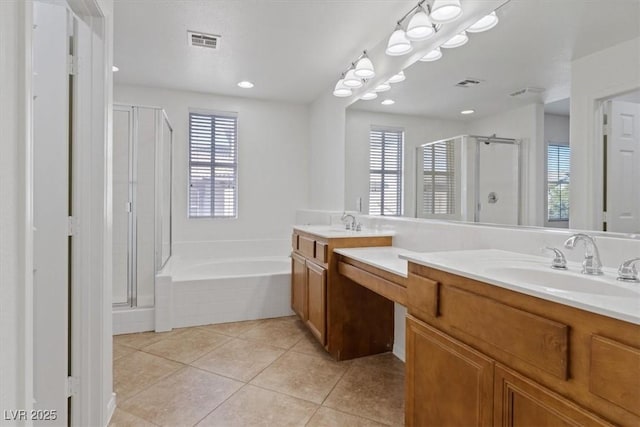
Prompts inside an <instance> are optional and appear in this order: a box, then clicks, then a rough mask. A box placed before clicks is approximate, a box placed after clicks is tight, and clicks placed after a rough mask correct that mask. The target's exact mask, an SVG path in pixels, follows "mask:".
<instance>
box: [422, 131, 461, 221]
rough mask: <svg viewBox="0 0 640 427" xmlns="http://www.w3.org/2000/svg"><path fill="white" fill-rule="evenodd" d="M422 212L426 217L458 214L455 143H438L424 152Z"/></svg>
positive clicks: (428, 146) (425, 148) (426, 148)
mask: <svg viewBox="0 0 640 427" xmlns="http://www.w3.org/2000/svg"><path fill="white" fill-rule="evenodd" d="M422 153H423V154H422V183H423V192H424V194H423V197H422V210H423V213H424V214H425V215H452V214H455V213H456V173H455V150H454V142H453V141H443V142H436V143H434V144H430V145H427V146H425V147H424V149H423V152H422Z"/></svg>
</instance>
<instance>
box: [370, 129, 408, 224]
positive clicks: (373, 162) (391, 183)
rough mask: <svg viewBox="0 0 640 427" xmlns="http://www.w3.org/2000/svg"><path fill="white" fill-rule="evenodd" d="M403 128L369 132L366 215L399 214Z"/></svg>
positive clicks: (400, 207) (400, 206)
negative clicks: (367, 206)
mask: <svg viewBox="0 0 640 427" xmlns="http://www.w3.org/2000/svg"><path fill="white" fill-rule="evenodd" d="M403 140H404V131H402V130H392V129H376V128H372V129H371V131H370V132H369V215H391V216H397V215H402V153H403V143H404V141H403Z"/></svg>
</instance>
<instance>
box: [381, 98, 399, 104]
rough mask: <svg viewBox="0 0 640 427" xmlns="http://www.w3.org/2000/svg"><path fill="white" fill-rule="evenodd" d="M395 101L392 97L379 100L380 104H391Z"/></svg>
mask: <svg viewBox="0 0 640 427" xmlns="http://www.w3.org/2000/svg"><path fill="white" fill-rule="evenodd" d="M395 103H396V101H394V100H393V99H385V100H384V101H382V102H381V104H382V105H393V104H395Z"/></svg>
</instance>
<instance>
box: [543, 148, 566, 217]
mask: <svg viewBox="0 0 640 427" xmlns="http://www.w3.org/2000/svg"><path fill="white" fill-rule="evenodd" d="M570 166H571V149H570V148H569V146H568V145H559V144H549V145H548V146H547V220H548V221H568V220H569V176H570Z"/></svg>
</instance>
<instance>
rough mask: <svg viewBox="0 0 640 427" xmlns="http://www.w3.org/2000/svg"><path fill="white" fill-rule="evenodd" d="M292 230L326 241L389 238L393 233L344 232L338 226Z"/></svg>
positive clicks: (377, 231)
mask: <svg viewBox="0 0 640 427" xmlns="http://www.w3.org/2000/svg"><path fill="white" fill-rule="evenodd" d="M293 229H294V230H298V231H304V232H306V233H311V234H315V235H316V236H319V237H324V238H326V239H345V238H350V237H389V236H394V235H395V232H393V231H389V230H376V229H371V228H363V229H362V230H361V231H351V230H346V229H345V228H344V226H340V225H294V226H293Z"/></svg>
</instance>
